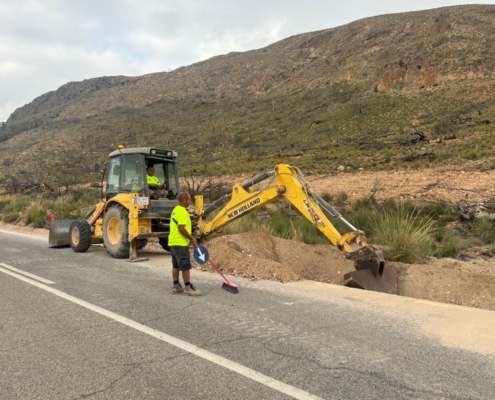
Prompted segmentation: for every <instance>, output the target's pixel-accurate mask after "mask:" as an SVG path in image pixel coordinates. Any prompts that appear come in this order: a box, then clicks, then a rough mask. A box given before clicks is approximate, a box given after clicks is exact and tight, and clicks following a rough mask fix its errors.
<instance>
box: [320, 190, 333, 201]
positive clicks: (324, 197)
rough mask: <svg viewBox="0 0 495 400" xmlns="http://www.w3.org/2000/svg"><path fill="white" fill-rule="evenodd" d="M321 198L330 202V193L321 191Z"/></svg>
mask: <svg viewBox="0 0 495 400" xmlns="http://www.w3.org/2000/svg"><path fill="white" fill-rule="evenodd" d="M320 197H321V198H322V199H323V200H325V201H326V202H327V203H331V202H332V195H331V194H330V193H328V192H323V193H322V194H321V196H320Z"/></svg>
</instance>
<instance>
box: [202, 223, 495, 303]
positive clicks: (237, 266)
mask: <svg viewBox="0 0 495 400" xmlns="http://www.w3.org/2000/svg"><path fill="white" fill-rule="evenodd" d="M207 247H208V249H209V252H210V257H211V259H212V261H213V262H215V264H216V265H217V266H218V267H220V268H221V269H222V270H223V271H224V272H225V273H227V274H231V275H237V276H243V277H247V278H250V279H270V280H277V281H280V282H293V281H297V280H302V279H309V280H315V281H319V282H326V283H332V284H336V285H342V282H343V275H344V273H346V272H349V271H353V270H354V266H353V263H352V261H349V260H346V259H344V258H343V256H342V253H340V252H339V251H338V250H337V249H336V248H335V247H333V246H329V245H316V246H315V245H307V244H304V243H297V242H293V241H290V240H285V239H280V238H276V237H272V236H270V235H268V234H266V233H263V232H249V233H244V234H239V235H228V236H222V237H219V238H216V239H213V240H212V241H210V242H208V243H207ZM387 266H389V267H392V268H396V269H397V273H398V278H399V284H398V289H399V295H401V296H407V297H414V298H418V299H426V300H431V301H438V302H442V303H450V304H457V305H463V306H469V307H478V308H483V309H487V310H495V260H490V259H483V258H477V259H474V260H473V261H469V262H466V261H459V260H454V259H450V258H444V259H435V258H431V259H430V260H429V261H428V263H427V264H401V263H388V264H387ZM196 267H197V268H199V269H204V270H210V269H211V268H210V267H208V265H207V264H206V265H204V266H199V265H198V266H196Z"/></svg>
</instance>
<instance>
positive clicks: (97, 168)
mask: <svg viewBox="0 0 495 400" xmlns="http://www.w3.org/2000/svg"><path fill="white" fill-rule="evenodd" d="M93 171H94V172H100V164H98V163H95V166H94V167H93Z"/></svg>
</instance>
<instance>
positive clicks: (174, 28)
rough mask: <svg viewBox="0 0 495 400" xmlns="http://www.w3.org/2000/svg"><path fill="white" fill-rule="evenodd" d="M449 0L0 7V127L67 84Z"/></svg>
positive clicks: (98, 1) (149, 1)
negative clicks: (26, 107) (41, 96)
mask: <svg viewBox="0 0 495 400" xmlns="http://www.w3.org/2000/svg"><path fill="white" fill-rule="evenodd" d="M480 3H483V4H494V3H495V1H468V0H464V1H460V2H459V1H449V0H344V1H342V0H272V1H270V0H242V1H239V0H178V1H173V2H172V1H170V0H140V1H138V0H0V121H6V120H7V118H8V117H9V115H10V114H11V113H12V112H13V111H14V110H15V109H16V108H18V107H21V106H23V105H24V104H27V103H29V102H31V101H32V100H33V99H34V98H36V97H38V96H40V95H42V94H44V93H46V92H49V91H52V90H56V89H58V88H59V87H60V86H62V85H63V84H65V83H67V82H70V81H81V80H83V79H88V78H95V77H99V76H113V75H126V76H137V75H143V74H147V73H150V72H161V71H168V70H173V69H175V68H177V67H180V66H184V65H189V64H192V63H194V62H197V61H201V60H205V59H208V58H210V57H213V56H215V55H219V54H226V53H229V52H231V51H246V50H251V49H256V48H260V47H264V46H267V45H269V44H271V43H273V42H276V41H278V40H281V39H284V38H286V37H288V36H292V35H295V34H299V33H304V32H311V31H316V30H320V29H327V28H333V27H336V26H339V25H343V24H346V23H349V22H352V21H355V20H357V19H361V18H365V17H370V16H376V15H382V14H390V13H398V12H405V11H416V10H424V9H429V8H437V7H444V6H451V5H459V4H480Z"/></svg>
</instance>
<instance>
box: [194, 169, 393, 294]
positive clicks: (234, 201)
mask: <svg viewBox="0 0 495 400" xmlns="http://www.w3.org/2000/svg"><path fill="white" fill-rule="evenodd" d="M270 178H271V179H272V181H274V182H273V183H274V184H272V182H268V185H267V188H266V189H263V190H252V188H253V186H254V185H256V184H258V183H260V182H262V181H265V180H267V179H270ZM268 186H271V187H268ZM278 198H285V199H286V200H288V201H289V202H290V203H291V204H292V205H294V206H295V207H296V208H297V209H298V210H299V211H300V212H301V214H302V215H304V216H305V217H306V218H307V219H308V220H309V221H311V222H312V223H313V225H314V226H315V227H316V228H318V230H319V231H320V232H322V233H323V234H324V235H325V236H326V237H327V238H328V239H329V240H330V242H332V243H333V244H334V245H335V246H336V247H337V248H338V249H339V250H340V251H341V252H342V254H343V256H344V257H345V258H347V259H349V260H352V261H353V262H354V266H355V269H356V270H355V271H351V272H349V273H346V274H345V275H344V285H345V286H349V287H356V288H361V289H366V290H372V291H377V292H384V293H390V294H397V272H396V270H395V269H394V268H393V267H391V266H387V267H386V266H385V260H384V258H383V254H382V252H381V251H380V250H379V249H378V248H376V247H375V246H372V245H371V244H370V243H369V241H368V239H367V238H366V237H365V235H364V233H363V232H362V231H360V230H358V229H356V228H355V227H354V226H352V225H351V224H350V223H349V222H348V221H346V220H345V219H344V218H343V217H342V215H341V214H340V213H339V212H338V211H337V210H335V209H334V208H333V207H332V206H331V205H330V204H328V203H327V202H326V201H325V200H324V199H322V198H321V197H320V196H319V195H317V194H316V193H315V192H314V191H313V190H312V189H311V188H310V186H309V185H308V183H307V182H306V181H305V180H304V177H303V175H302V173H301V171H300V170H299V169H298V168H296V167H291V166H289V165H286V164H278V165H277V166H276V167H275V169H274V170H273V171H270V172H265V173H263V174H261V175H259V176H257V177H256V178H254V179H252V180H249V181H247V182H245V183H244V184H236V185H234V186H233V188H232V193H230V194H228V195H226V196H224V197H221V198H220V199H218V200H217V201H215V202H213V203H212V204H210V205H208V206H207V207H205V206H204V205H203V197H202V196H196V197H195V209H194V210H193V214H194V215H195V216H196V217H197V229H198V233H197V236H198V237H204V236H206V235H209V234H210V233H212V232H214V231H215V230H218V229H220V228H222V227H224V226H225V225H227V224H228V223H230V222H232V221H234V220H236V219H238V218H241V217H242V216H244V215H246V214H247V213H248V212H250V211H253V210H255V209H257V208H260V207H262V206H263V205H265V204H268V203H270V202H272V201H274V200H276V199H278ZM222 205H223V208H222V209H221V210H220V212H218V213H217V214H216V215H215V217H213V218H211V219H210V218H209V215H210V213H211V212H212V211H213V210H215V209H217V208H218V207H220V206H222ZM322 209H324V210H326V211H327V212H328V213H329V214H330V215H331V216H332V217H334V218H338V219H340V220H341V221H343V222H344V223H345V224H346V225H347V226H348V227H349V228H350V232H348V233H345V234H343V235H341V234H340V233H339V232H338V231H337V229H336V228H335V227H334V225H333V224H332V223H331V222H330V220H329V219H328V218H327V216H326V215H325V213H324V212H323V210H322Z"/></svg>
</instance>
